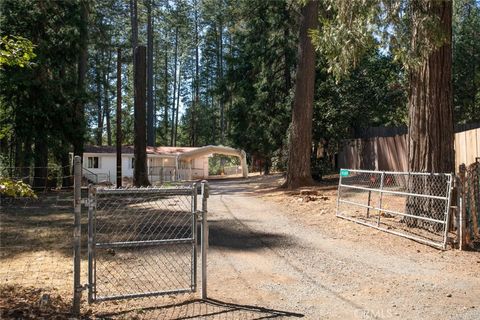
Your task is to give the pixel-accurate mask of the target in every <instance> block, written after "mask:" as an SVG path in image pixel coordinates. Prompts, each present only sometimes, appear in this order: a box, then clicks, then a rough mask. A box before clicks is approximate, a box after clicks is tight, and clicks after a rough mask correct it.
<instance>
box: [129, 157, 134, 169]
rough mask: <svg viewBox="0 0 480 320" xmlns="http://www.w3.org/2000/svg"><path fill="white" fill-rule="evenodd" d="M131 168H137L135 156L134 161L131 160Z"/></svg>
mask: <svg viewBox="0 0 480 320" xmlns="http://www.w3.org/2000/svg"><path fill="white" fill-rule="evenodd" d="M130 168H132V169H135V158H132V161H130Z"/></svg>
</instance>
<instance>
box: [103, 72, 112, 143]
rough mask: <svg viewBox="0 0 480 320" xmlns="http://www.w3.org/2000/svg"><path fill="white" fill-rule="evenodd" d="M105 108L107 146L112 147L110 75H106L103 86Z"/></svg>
mask: <svg viewBox="0 0 480 320" xmlns="http://www.w3.org/2000/svg"><path fill="white" fill-rule="evenodd" d="M103 90H104V92H103V98H104V103H103V108H104V113H105V122H106V126H107V145H109V146H111V145H112V123H111V121H112V119H111V115H110V79H108V74H105V84H104V86H103Z"/></svg>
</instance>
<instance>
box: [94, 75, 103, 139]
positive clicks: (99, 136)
mask: <svg viewBox="0 0 480 320" xmlns="http://www.w3.org/2000/svg"><path fill="white" fill-rule="evenodd" d="M95 73H96V75H95V77H96V81H95V82H96V86H97V137H96V139H97V145H98V146H101V145H102V139H103V110H102V109H103V108H102V86H101V83H100V74H99V71H98V69H97V70H96V71H95Z"/></svg>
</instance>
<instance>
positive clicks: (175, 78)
mask: <svg viewBox="0 0 480 320" xmlns="http://www.w3.org/2000/svg"><path fill="white" fill-rule="evenodd" d="M177 59H178V27H176V28H175V58H174V62H173V65H174V68H173V100H172V105H173V107H172V130H171V132H170V145H171V146H173V139H174V138H175V101H176V98H175V97H176V94H177Z"/></svg>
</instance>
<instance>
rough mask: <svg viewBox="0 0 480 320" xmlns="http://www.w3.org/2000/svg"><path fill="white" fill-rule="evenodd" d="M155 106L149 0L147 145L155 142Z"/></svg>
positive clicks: (148, 5)
mask: <svg viewBox="0 0 480 320" xmlns="http://www.w3.org/2000/svg"><path fill="white" fill-rule="evenodd" d="M153 124H154V106H153V26H152V3H151V0H148V1H147V145H148V146H153V145H154V144H155V130H154V125H153Z"/></svg>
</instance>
